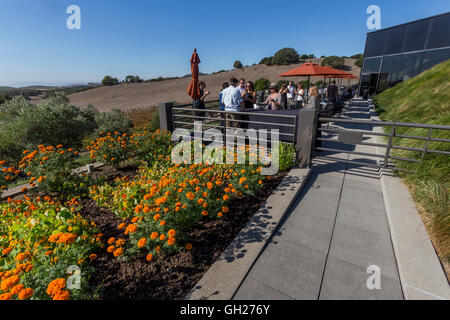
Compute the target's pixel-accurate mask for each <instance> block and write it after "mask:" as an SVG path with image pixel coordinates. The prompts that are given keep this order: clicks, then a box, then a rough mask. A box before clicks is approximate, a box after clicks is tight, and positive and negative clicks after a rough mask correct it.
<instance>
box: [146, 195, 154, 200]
mask: <svg viewBox="0 0 450 320" xmlns="http://www.w3.org/2000/svg"><path fill="white" fill-rule="evenodd" d="M151 197H152V195H151V194H146V195H144V200H148V199H150V198H151Z"/></svg>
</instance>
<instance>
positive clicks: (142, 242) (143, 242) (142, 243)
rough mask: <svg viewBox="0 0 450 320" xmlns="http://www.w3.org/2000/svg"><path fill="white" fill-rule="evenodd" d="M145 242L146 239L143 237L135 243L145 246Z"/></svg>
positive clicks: (141, 246)
mask: <svg viewBox="0 0 450 320" xmlns="http://www.w3.org/2000/svg"><path fill="white" fill-rule="evenodd" d="M146 244H147V239H145V238H141V239H140V240H139V241H138V243H137V245H138V247H139V248H143V247H145V245H146Z"/></svg>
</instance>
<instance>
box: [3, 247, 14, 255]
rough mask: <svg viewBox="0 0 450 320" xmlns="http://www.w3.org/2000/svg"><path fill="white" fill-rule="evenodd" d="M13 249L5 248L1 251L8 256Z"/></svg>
mask: <svg viewBox="0 0 450 320" xmlns="http://www.w3.org/2000/svg"><path fill="white" fill-rule="evenodd" d="M12 249H13V248H12V247H9V248H6V249H3V250H2V253H3V254H8V253H10V252H11V250H12Z"/></svg>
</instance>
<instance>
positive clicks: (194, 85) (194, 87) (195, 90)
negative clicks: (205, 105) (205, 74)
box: [187, 49, 200, 100]
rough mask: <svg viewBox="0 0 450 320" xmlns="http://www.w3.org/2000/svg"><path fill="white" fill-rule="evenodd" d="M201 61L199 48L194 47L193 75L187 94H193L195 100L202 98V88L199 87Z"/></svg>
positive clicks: (192, 59)
mask: <svg viewBox="0 0 450 320" xmlns="http://www.w3.org/2000/svg"><path fill="white" fill-rule="evenodd" d="M199 63H200V58H199V57H198V54H197V49H194V53H193V54H192V57H191V75H192V80H191V82H190V83H189V86H188V89H187V94H188V95H190V96H191V98H192V99H193V100H197V99H198V98H200V88H199V87H198V64H199Z"/></svg>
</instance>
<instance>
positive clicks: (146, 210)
mask: <svg viewBox="0 0 450 320" xmlns="http://www.w3.org/2000/svg"><path fill="white" fill-rule="evenodd" d="M142 212H144V213H149V212H150V208H149V207H147V206H145V207H144V209H142Z"/></svg>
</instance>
